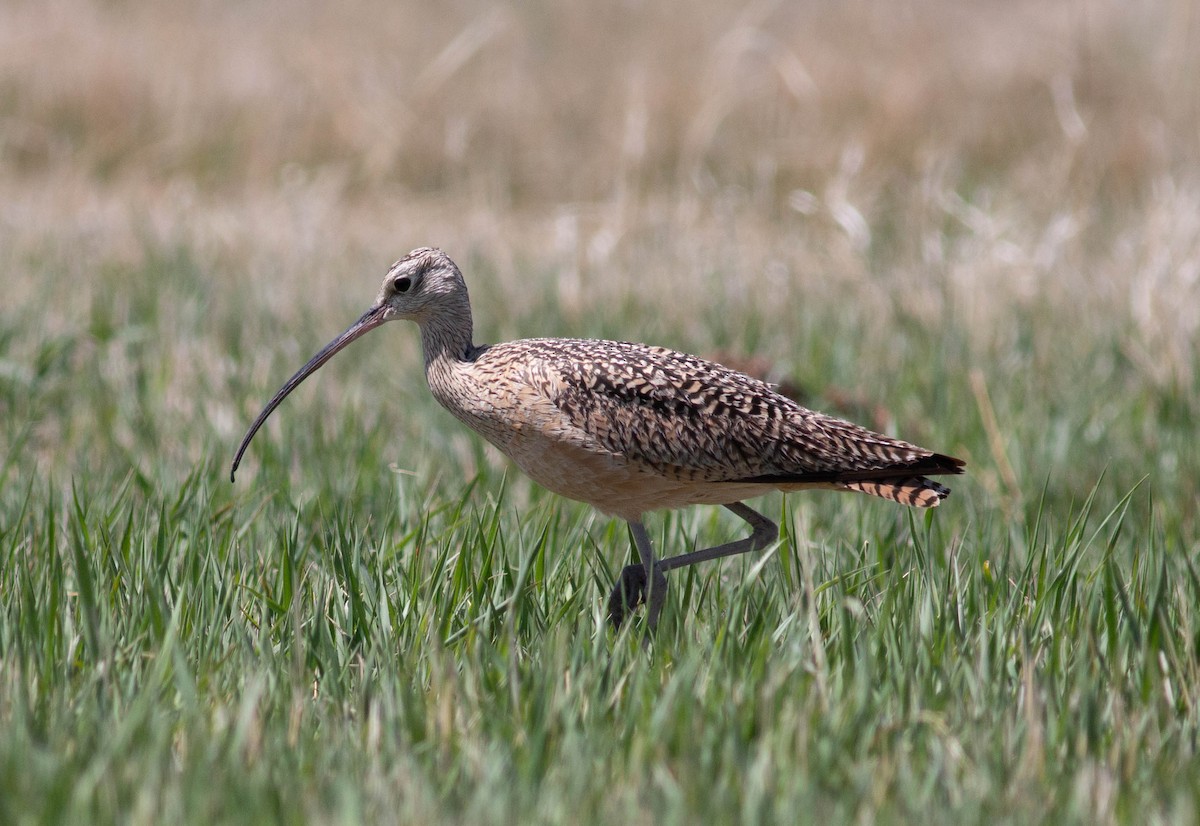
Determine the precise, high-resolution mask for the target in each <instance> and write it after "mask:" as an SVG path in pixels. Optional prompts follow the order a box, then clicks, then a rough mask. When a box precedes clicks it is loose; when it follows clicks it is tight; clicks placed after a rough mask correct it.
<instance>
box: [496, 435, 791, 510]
mask: <svg viewBox="0 0 1200 826" xmlns="http://www.w3.org/2000/svg"><path fill="white" fill-rule="evenodd" d="M489 441H491V442H492V443H493V444H495V445H496V446H497V447H498V448H500V450H502V451H503V452H504V453H505V454H506V455H507V456H508V457H509V458H510V459H512V460H513V461H514V462H516V464H517V466H518V467H520V468H521V470H523V471H524V472H525V473H526V475H528V476H529V477H530V478H531V479H533V481H535V482H537V483H538V484H539V485H541V486H542V487H544V488H546V489H547V490H550V491H553V492H554V493H557V494H559V495H560V496H565V497H567V498H568V499H574V500H576V501H578V502H586V503H587V504H589V505H591V506H593V507H595V508H596V509H597V510H600V511H602V512H604V513H607V514H610V515H613V516H618V517H621V518H623V519H634V520H636V519H639V518H640V517H641V515H642V514H643V513H647V512H649V511H656V510H671V509H674V508H682V507H686V506H688V505H700V504H711V505H717V504H726V503H729V502H740V501H741V500H743V499H749V498H752V497H755V496H761V495H763V494H765V493H767V492H769V491H770V490H772V489H773V488H772V487H771V486H770V485H761V484H738V483H730V482H705V481H697V480H686V479H678V478H672V477H670V476H666V475H664V474H662V473H660V472H658V471H656V470H655V469H653V468H651V467H649V466H647V465H644V464H642V463H640V462H636V461H631V460H629V459H628V458H626V457H624V456H620V455H614V454H612V453H602V452H597V451H594V450H590V449H587V448H585V447H582V446H578V445H574V444H571V443H569V442H564V441H561V440H557V439H553V438H548V437H547V436H545V435H544V434H541V433H537V432H526V433H520V434H506V438H502V439H493V438H489Z"/></svg>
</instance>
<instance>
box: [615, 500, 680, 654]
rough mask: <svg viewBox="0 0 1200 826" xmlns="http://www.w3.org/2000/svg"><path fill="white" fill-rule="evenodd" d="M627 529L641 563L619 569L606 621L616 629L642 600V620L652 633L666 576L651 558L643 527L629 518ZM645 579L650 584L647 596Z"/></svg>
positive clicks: (664, 592) (660, 603)
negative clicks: (643, 609) (645, 607)
mask: <svg viewBox="0 0 1200 826" xmlns="http://www.w3.org/2000/svg"><path fill="white" fill-rule="evenodd" d="M629 530H630V531H631V532H632V533H633V542H634V544H635V545H637V549H638V555H639V556H641V558H642V564H640V565H626V566H625V567H624V568H622V569H621V576H620V577H618V579H617V584H616V586H615V587H614V588H613V591H612V593H611V594H610V595H609V597H608V621H609V622H611V623H612V626H613V628H620V627H621V623H622V622H624V620H625V616H626V615H627V614H629V613H631V612H632V611H633V610H634V609H635V608H637V607H638V606H639V605H641V603H642V602H643V601H645V602H646V603H647V604H648V605H649V608H648V609H647V616H646V622H647V624H648V626H649V628H650V631H651V633H653V631H654V629H655V628H657V627H658V615H659V614H661V613H662V607H663V604H664V603H665V602H666V599H667V577H666V575H664V574H663V569H662V565H661V564H660V563H658V562H656V561H655V559H654V546H653V545H651V544H650V535H649V534H648V533H646V526H645V525H643V524H642V523H641V522H632V521H631V522H630V523H629ZM647 582H649V585H650V587H649V594H648V595H647V593H646V590H647V589H646V585H647Z"/></svg>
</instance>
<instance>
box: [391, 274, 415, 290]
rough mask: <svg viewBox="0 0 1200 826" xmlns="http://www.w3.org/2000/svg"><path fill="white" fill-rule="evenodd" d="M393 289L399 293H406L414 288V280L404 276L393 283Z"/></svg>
mask: <svg viewBox="0 0 1200 826" xmlns="http://www.w3.org/2000/svg"><path fill="white" fill-rule="evenodd" d="M392 287H393V289H395V290H396V292H398V293H406V292H408V291H409V289H410V288H411V287H412V279H411V278H409V277H408V276H407V275H402V276H400V277H399V278H397V279H396V280H395V281H393V282H392Z"/></svg>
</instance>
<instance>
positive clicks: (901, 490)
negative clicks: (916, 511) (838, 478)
mask: <svg viewBox="0 0 1200 826" xmlns="http://www.w3.org/2000/svg"><path fill="white" fill-rule="evenodd" d="M841 486H842V487H843V488H844V489H845V490H855V491H859V492H861V493H867V494H870V495H871V496H878V497H879V498H881V499H888V500H890V501H892V502H899V503H900V504H901V505H908V506H909V507H913V508H936V507H937V506H938V505H940V504H941V503H942V500H943V499H945V498H946V497H947V496H949V495H950V488H948V487H946V486H945V485H942V484H939V483H937V482H935V481H933V480H932V479H926V478H925V477H924V476H900V477H897V478H895V479H870V480H864V481H859V482H842V483H841Z"/></svg>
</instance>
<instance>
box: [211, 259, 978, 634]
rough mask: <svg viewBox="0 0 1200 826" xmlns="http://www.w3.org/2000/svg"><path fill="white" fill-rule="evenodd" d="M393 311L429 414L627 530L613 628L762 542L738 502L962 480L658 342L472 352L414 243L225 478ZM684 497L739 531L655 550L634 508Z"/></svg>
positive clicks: (452, 274) (584, 342)
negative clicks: (713, 562)
mask: <svg viewBox="0 0 1200 826" xmlns="http://www.w3.org/2000/svg"><path fill="white" fill-rule="evenodd" d="M401 318H405V319H411V320H412V321H415V322H416V323H417V324H418V325H419V326H420V328H421V344H422V347H423V349H424V351H425V378H426V379H427V380H428V382H429V389H430V390H431V391H432V392H433V396H434V398H435V399H437V400H438V402H439V403H441V405H442V406H443V407H445V408H446V409H447V410H449V411H450V412H451V413H452V414H454V416H455V417H456V418H458V419H459V420H460V421H462V422H463V423H464V424H466V425H467V426H468V427H470V428H471V429H472V430H475V431H476V432H478V433H480V434H481V435H482V436H483V437H484V438H485V439H487V440H488V441H489V442H491V443H492V444H494V445H495V446H496V447H498V448H500V450H502V451H503V452H504V453H505V454H506V455H508V456H509V457H510V458H511V459H512V460H513V461H514V462H516V463H517V465H518V466H520V468H521V469H522V470H523V471H525V472H526V473H527V474H529V476H530V477H532V478H533V480H534V481H536V482H537V483H538V484H540V485H542V486H544V487H546V488H549V489H550V490H552V491H554V492H555V493H558V494H561V495H563V496H566V497H568V498H570V499H576V500H579V501H581V502H587V503H588V504H590V505H592V506H593V507H595V508H598V509H599V510H601V511H603V512H604V513H607V514H611V515H613V516H619V517H620V518H622V519H624V520H625V521H626V522H628V523H629V528H630V531H631V532H632V533H633V539H634V542H635V544H636V545H637V549H638V553H639V554H640V555H641V560H642V564H641V565H628V566H626V567H625V568H624V569H623V570H622V571H621V576H620V579H619V580H618V582H617V583H616V585H615V586H614V588H613V591H612V595H611V596H610V597H609V600H608V612H609V619H610V621H611V622H612V624H613V625H614V626H617V627H619V626H620V625H621V622H622V620H623V619H624V618H625V616H626V614H627V613H628V612H629V611H631V610H633V609H634V608H636V607H637V606H638V605H639V604H640V603H641V602H643V601H645V602H646V603H647V604H648V606H649V607H648V609H647V621H648V625H649V628H650V630H651V631H653V630H654V628H655V627H656V626H657V624H658V617H659V613H660V612H661V611H662V606H663V601H664V600H665V598H666V593H667V580H666V576H665V573H666V572H667V571H670V570H673V569H675V568H682V567H684V566H687V565H694V564H695V563H697V562H703V561H705V560H709V559H718V558H720V557H724V556H732V555H733V554H740V553H745V552H747V551H752V550H758V549H762V548H765V547H766V546H768V545H770V544H771V543H772V542H774V541H775V538H776V537H777V536H778V532H779V531H778V527H777V526H776V524H775V523H774V522H772V521H771V520H769V519H767V518H766V517H765V516H763V515H762V514H760V513H758V512H757V511H754V510H752V509H751V508H749V507H747V506H746V505H745V504H743V502H742V500H744V499H750V498H752V497H755V496H761V495H762V494H765V493H767V492H769V491H772V490H783V491H792V490H802V489H806V488H825V489H833V490H845V491H857V492H860V493H867V494H871V495H872V496H879V497H882V498H884V499H890V500H891V501H893V502H899V503H901V504H903V505H910V506H912V507H918V508H931V507H934V506H936V505H937V504H938V503H940V502H941V500H943V499H945V498H946V496H948V495H949V493H950V490H949V489H948V488H946V487H945V486H943V485H940V484H938V483H937V482H934V481H932V480H930V479H928V478H926V477H927V476H936V475H945V474H955V473H962V469H963V465H964V463H963V462H962V461H961V460H959V459H955V458H953V457H951V456H946V455H944V454H941V453H934V452H933V451H930V450H925V449H924V448H920V447H917V446H915V445H911V444H908V443H907V442H902V441H900V440H898V439H892V438H889V437H887V436H882V435H880V434H878V433H873V432H871V431H870V430H867V429H865V428H862V427H859V426H858V425H855V424H851V423H850V422H847V421H843V420H841V419H836V418H833V417H832V416H826V415H824V414H822V413H817V412H814V411H812V410H808V409H806V408H804V407H801V406H800V405H799V404H797V403H795V402H793V401H792V400H791V399H788V398H786V397H784V396H781V395H780V394H778V393H776V392H775V391H774V390H772V389H771V387H770V386H769V385H767V384H765V383H763V382H761V381H759V380H757V379H754V378H751V377H749V376H747V375H744V374H742V373H738V372H736V371H733V370H730V369H728V368H726V367H722V366H721V365H719V364H715V363H713V362H710V361H706V360H704V359H701V358H697V357H696V356H689V355H686V354H684V353H678V352H675V351H673V350H667V349H665V348H662V347H650V346H648V345H645V344H632V343H629V342H621V341H598V340H593V339H559V338H540V339H538V338H535V339H524V340H521V341H510V342H506V343H503V344H491V345H476V344H474V343H472V340H471V339H472V327H471V305H470V301H469V300H468V297H467V285H466V283H465V282H464V281H463V277H462V273H461V272H460V271H459V269H458V267H457V266H456V265H455V263H454V262H453V261H451V260H450V258H449V257H447V256H446V254H445V253H443V252H442V251H441V250H436V249H430V248H427V247H423V248H421V249H416V250H413V251H412V252H410V253H409V254H408V255H406V256H405V257H404V258H401V259H400V260H399V261H397V262H396V263H395V264H393V265H392V267H391V269H389V270H388V274H387V277H386V278H384V280H383V286H382V287H380V290H379V296H378V297H377V298H376V299H375V303H374V304H373V305H372V306H371V309H369V310H367V311H366V312H365V313H364V314H363V315H362V317H361V318H359V319H358V321H356V322H354V324H353V325H351V327H350V328H349V329H347V330H346V331H345V332H344V333H342V334H341V335H340V336H338V337H337V338H335V339H334V340H333V341H331V342H330V343H329V344H327V345H326V346H325V348H324V349H322V350H321V351H320V352H319V353H317V354H316V355H315V356H313V358H312V360H311V361H309V362H308V364H306V365H304V366H303V367H301V368H300V370H299V371H297V373H296V374H295V375H294V376H292V377H291V378H290V379H288V380H287V382H286V383H285V384H284V385H283V387H281V388H280V390H279V392H278V393H276V394H275V396H274V397H273V398H272V399H271V400H270V401H269V402H268V403H267V406H266V407H265V408H263V411H262V412H261V413H260V414H258V418H256V419H255V420H254V423H253V424H251V425H250V429H249V430H248V431H247V432H246V435H245V437H244V438H243V439H242V443H241V445H240V446H239V447H238V451H237V456H236V457H235V458H234V460H233V466H232V467H231V468H230V473H229V478H230V480H231V481H232V480H233V478H234V474H236V473H237V468H238V464H239V463H240V462H241V460H242V454H244V453H245V452H246V448H247V446H249V444H250V440H251V439H252V438H254V434H255V433H256V432H257V431H258V429H259V427H261V426H262V423H263V422H264V421H266V419H267V417H268V416H269V415H270V414H271V412H272V411H273V410H274V409H275V408H276V407H278V406H279V404H280V402H282V401H283V399H284V398H285V397H286V396H287V395H288V394H289V393H291V392H292V390H294V389H295V388H296V387H297V386H298V385H299V384H300V382H302V381H304V379H306V378H307V377H308V376H309V375H311V374H312V373H313V372H315V371H316V370H317V369H318V368H319V367H320V366H321V365H323V364H324V363H325V362H327V361H329V359H330V358H332V357H333V356H334V354H336V353H337V352H338V351H339V350H341V349H342V348H343V347H345V346H346V345H347V344H349V343H350V342H352V341H354V340H355V339H356V338H358V337H360V336H362V335H363V334H364V333H367V332H368V331H370V330H373V329H375V328H376V327H378V326H379V325H381V324H383V323H384V322H386V321H392V320H393V319H401ZM686 505H724V506H725V507H726V508H728V509H729V510H731V511H732V512H733V513H735V514H737V515H738V516H740V517H741V518H742V519H744V520H746V522H748V523H749V524H750V526H751V527H752V528H753V531H752V532H751V534H750V536H748V537H746V538H745V539H740V540H737V541H735V542H729V543H727V544H724V545H718V546H716V547H714V548H706V549H704V550H698V551H694V552H692V553H686V554H681V555H679V556H674V557H670V558H668V559H662V560H658V559H656V558H655V556H654V548H653V547H652V545H651V543H650V536H649V534H647V533H646V527H645V525H644V524H643V522H642V517H643V516H644V514H646V513H647V512H649V511H656V510H664V509H671V508H681V507H684V506H686ZM647 583H649V587H647ZM647 591H648V593H647Z"/></svg>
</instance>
